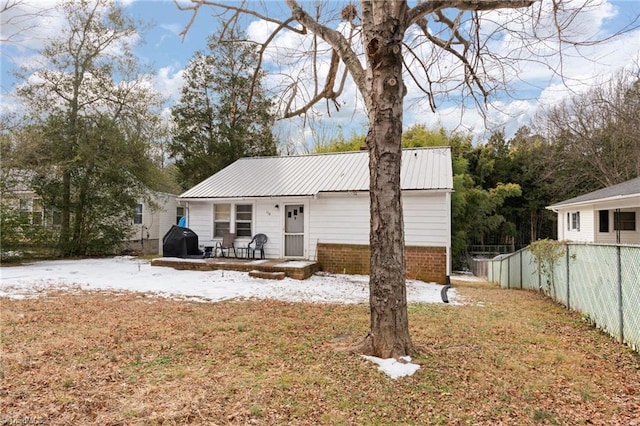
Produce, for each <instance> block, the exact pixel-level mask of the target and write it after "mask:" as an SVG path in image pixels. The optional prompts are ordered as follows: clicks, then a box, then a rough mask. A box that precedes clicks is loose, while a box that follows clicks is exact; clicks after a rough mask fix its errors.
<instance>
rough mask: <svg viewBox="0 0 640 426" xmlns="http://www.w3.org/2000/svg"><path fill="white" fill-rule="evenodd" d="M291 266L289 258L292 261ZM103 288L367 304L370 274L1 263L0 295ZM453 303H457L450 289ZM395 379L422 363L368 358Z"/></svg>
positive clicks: (420, 287)
mask: <svg viewBox="0 0 640 426" xmlns="http://www.w3.org/2000/svg"><path fill="white" fill-rule="evenodd" d="M288 265H289V266H290V265H291V264H290V263H289V264H288ZM442 287H443V286H441V285H438V284H434V283H425V282H423V281H416V280H407V299H408V301H409V303H443V302H442V298H441V295H440V292H441V290H442ZM52 290H65V291H80V290H101V291H134V292H144V293H153V294H156V295H158V296H161V297H167V298H178V299H187V300H195V301H201V302H216V301H222V300H229V299H244V298H248V299H277V300H284V301H290V302H312V303H347V304H351V303H368V302H369V277H368V276H364V275H336V274H322V273H321V274H316V275H314V276H312V277H310V278H308V279H306V280H303V281H300V280H295V279H292V278H285V279H284V280H267V279H261V278H251V277H249V275H248V274H247V273H246V272H236V271H209V272H204V271H178V270H175V269H173V268H167V267H160V266H151V264H150V263H149V262H148V261H142V260H137V259H136V258H132V257H115V258H108V259H82V260H55V261H46V262H35V263H32V264H28V265H21V266H9V267H0V298H1V297H7V298H15V299H18V298H27V297H38V296H39V295H42V294H46V292H47V291H52ZM448 297H449V302H450V303H454V304H455V303H456V299H457V295H456V292H455V290H454V289H449V291H448ZM367 359H370V360H371V361H374V362H376V363H377V364H379V365H380V367H379V369H380V370H382V371H384V372H385V373H387V374H388V375H389V376H391V377H392V378H397V377H402V376H406V375H411V374H413V373H414V372H415V371H416V370H417V369H418V368H419V366H418V365H416V364H412V363H410V362H407V363H404V362H398V361H396V360H394V359H389V360H382V359H379V358H375V359H373V358H367Z"/></svg>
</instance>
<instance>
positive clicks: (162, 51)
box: [0, 0, 640, 151]
mask: <svg viewBox="0 0 640 426" xmlns="http://www.w3.org/2000/svg"><path fill="white" fill-rule="evenodd" d="M2 1H4V0H2ZM180 1H181V2H182V3H185V2H186V0H180ZM545 1H547V0H545ZM580 1H582V0H580ZM598 1H600V0H598ZM602 2H603V4H602V5H600V6H599V7H598V8H595V9H594V10H593V11H592V13H589V14H584V17H583V18H582V21H581V22H580V26H577V25H578V24H575V25H576V27H575V30H576V31H588V30H592V29H597V31H598V33H599V34H600V35H603V34H606V33H607V32H608V31H611V30H613V29H615V28H620V27H621V26H623V25H624V24H625V23H628V22H629V20H630V19H631V17H633V16H637V15H638V14H640V0H626V1H608V2H607V1H605V0H602ZM26 3H27V4H28V5H30V6H34V7H35V6H38V7H43V6H44V7H50V6H51V5H52V4H53V2H52V1H46V0H27V2H26ZM259 3H260V4H261V5H266V7H267V11H266V12H268V13H270V14H272V15H274V16H284V13H285V12H286V6H285V5H284V4H283V2H282V1H276V0H266V1H262V2H259ZM121 4H123V5H124V7H125V10H126V11H127V12H128V13H129V14H130V15H131V16H132V17H134V18H136V19H138V20H140V21H143V22H145V23H147V24H148V25H149V28H148V29H147V30H146V31H145V32H144V33H143V34H141V38H142V40H143V41H144V43H143V44H141V45H140V46H139V47H138V48H137V53H138V55H139V58H140V59H141V61H142V62H143V63H146V64H147V65H149V66H150V67H151V68H152V69H153V72H154V74H155V76H154V86H155V88H156V89H157V90H159V91H160V92H162V93H163V94H164V95H165V96H166V97H167V98H168V99H169V102H168V104H167V106H168V107H169V106H171V104H172V102H174V101H175V100H176V99H177V98H178V96H179V93H180V86H181V84H182V71H183V69H184V67H185V65H186V64H187V62H188V60H189V58H191V56H192V55H193V53H194V52H195V51H196V50H198V49H203V48H204V47H205V43H206V39H207V36H209V35H210V34H212V33H213V32H214V31H215V29H216V26H217V21H216V19H215V18H214V17H213V14H214V10H213V9H211V8H206V7H205V8H202V10H201V11H200V13H199V14H198V16H197V18H196V19H195V21H194V22H193V24H192V26H191V27H190V29H189V32H188V33H187V35H186V37H185V38H184V40H183V39H182V38H181V36H180V34H179V33H180V32H181V31H182V30H184V29H185V27H186V26H187V24H188V23H189V21H190V19H191V13H190V12H183V11H179V10H178V9H177V7H176V6H175V4H174V2H173V1H169V0H156V1H149V0H126V1H123V2H122V3H121ZM5 19H6V17H3V24H4V23H5ZM251 22H252V23H251V25H250V26H249V28H248V32H249V35H250V36H251V37H254V38H261V37H264V35H265V34H266V32H267V31H268V29H269V26H268V25H265V24H264V23H263V22H258V21H257V19H252V20H251ZM59 25H60V22H57V21H56V20H55V19H54V18H50V19H48V20H47V21H39V22H38V24H37V28H35V29H28V30H25V32H23V33H21V34H20V37H19V38H16V39H15V40H13V41H12V42H11V43H5V42H3V43H2V45H1V48H2V63H1V66H2V80H1V94H2V100H0V107H2V109H3V110H5V111H6V110H11V109H14V108H15V105H14V104H13V102H14V101H13V100H12V99H11V94H12V92H13V90H14V83H15V80H14V78H13V77H12V75H11V71H12V69H13V68H14V67H15V65H16V64H19V63H24V62H25V61H27V60H28V58H29V57H30V56H32V55H34V53H35V52H37V50H38V49H39V48H41V46H42V44H43V39H44V40H46V37H47V35H46V34H47V30H48V31H50V32H51V33H53V34H55V33H56V31H60V27H59ZM56 26H58V27H56ZM9 29H10V28H9V27H8V26H6V25H3V29H2V32H3V34H2V36H3V37H2V38H3V40H4V39H6V34H7V31H9ZM33 31H35V32H36V33H37V32H38V31H44V36H41V37H40V38H36V37H31V36H30V35H31V32H33ZM278 43H281V44H282V45H283V46H286V45H287V43H289V44H291V43H294V44H295V43H296V41H295V39H294V38H289V39H288V38H286V37H281V38H279V40H278ZM639 52H640V31H639V30H635V31H634V32H631V33H628V34H625V35H624V36H623V37H622V38H620V39H619V40H617V41H616V42H613V43H608V44H603V45H600V46H597V47H588V48H584V49H583V51H582V52H581V54H582V55H583V56H584V57H583V58H576V57H571V56H567V57H566V58H565V62H564V67H565V74H566V75H567V77H568V79H567V80H565V81H564V82H562V81H560V80H559V79H558V78H557V76H555V75H554V72H553V69H554V68H555V67H557V66H559V65H558V63H557V60H555V59H553V58H551V59H550V61H549V63H548V64H546V65H542V64H536V65H533V66H528V65H527V66H526V67H523V68H521V69H520V71H517V72H516V74H518V75H515V76H512V77H518V78H516V79H515V80H514V82H513V84H512V87H511V89H510V90H509V91H508V92H501V93H500V95H499V96H496V97H495V98H493V102H492V104H491V106H490V107H489V109H488V111H487V114H486V118H483V116H482V115H481V114H480V113H479V111H478V110H477V109H476V108H474V107H469V108H466V109H461V108H460V102H459V100H457V99H456V98H455V97H442V98H440V99H438V105H439V109H438V111H437V112H436V113H435V114H434V113H432V112H431V111H430V110H429V109H428V107H427V105H426V103H425V102H424V99H425V98H424V96H423V95H422V94H421V93H420V92H418V91H417V90H412V86H411V85H410V84H408V86H409V93H408V96H407V98H406V108H405V121H404V122H405V127H406V126H409V125H412V124H415V123H424V124H427V125H429V126H431V127H435V126H439V125H442V126H444V127H445V128H447V129H449V130H454V129H457V130H462V131H469V132H472V133H473V134H474V135H475V136H476V138H477V140H482V139H483V138H484V137H486V134H487V131H486V127H485V126H488V127H489V128H490V129H501V128H504V129H505V130H506V131H507V134H512V133H513V132H514V131H515V130H516V129H517V128H518V127H519V126H520V125H523V124H527V123H528V122H529V120H531V119H532V117H533V116H534V115H535V113H536V111H538V110H539V109H540V108H541V107H544V106H549V105H552V104H554V103H557V102H558V101H560V100H561V99H563V98H565V97H566V96H568V95H569V94H571V93H572V92H573V93H575V92H580V91H581V90H583V89H584V88H585V87H587V84H588V83H591V84H594V83H597V82H601V81H602V79H604V78H606V76H607V75H609V74H611V73H612V72H615V71H616V70H618V69H620V68H621V67H624V66H626V67H633V66H636V67H637V66H638V64H639V55H640V53H639ZM274 55H275V54H274ZM556 59H557V58H556ZM274 63H275V59H274ZM279 66H283V65H282V64H279ZM301 66H303V65H299V66H297V67H298V68H296V66H294V65H291V64H287V65H286V67H289V68H287V69H288V70H290V71H292V72H300V68H299V67H301ZM272 82H273V84H274V85H275V84H276V83H277V84H280V83H282V82H276V81H275V80H273V81H272ZM274 91H275V89H274ZM345 94H346V96H345V97H344V100H343V104H342V108H341V110H340V111H339V112H336V111H332V114H331V117H328V116H327V114H326V106H325V105H324V104H323V105H322V107H320V108H318V109H317V114H316V116H315V118H314V119H313V120H312V122H313V123H314V125H315V126H314V127H312V128H309V127H306V128H303V127H302V125H301V123H300V121H293V122H288V123H282V124H281V125H280V126H279V127H278V132H279V133H280V134H279V136H280V137H281V139H282V140H283V142H284V141H286V140H296V139H297V140H306V141H311V142H307V145H309V144H313V140H314V139H315V140H325V139H327V138H331V137H335V136H336V135H337V134H338V132H340V131H343V132H344V133H345V136H349V135H350V133H351V132H354V131H355V132H358V133H364V132H365V131H366V118H365V116H364V114H363V112H362V104H361V101H359V100H358V98H359V97H358V95H357V93H356V92H355V89H354V87H353V85H349V84H348V85H347V86H346V89H345ZM300 150H302V151H304V147H300Z"/></svg>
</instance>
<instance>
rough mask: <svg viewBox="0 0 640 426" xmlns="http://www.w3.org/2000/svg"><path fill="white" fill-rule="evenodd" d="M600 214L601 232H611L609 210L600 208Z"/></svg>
mask: <svg viewBox="0 0 640 426" xmlns="http://www.w3.org/2000/svg"><path fill="white" fill-rule="evenodd" d="M598 215H599V217H598V218H599V221H598V222H599V229H600V232H609V210H600V211H599V212H598Z"/></svg>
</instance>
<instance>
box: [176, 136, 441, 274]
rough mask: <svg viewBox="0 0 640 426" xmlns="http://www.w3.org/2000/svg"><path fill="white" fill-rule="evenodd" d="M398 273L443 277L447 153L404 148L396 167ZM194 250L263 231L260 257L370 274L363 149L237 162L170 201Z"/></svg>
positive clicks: (365, 155) (366, 172)
mask: <svg viewBox="0 0 640 426" xmlns="http://www.w3.org/2000/svg"><path fill="white" fill-rule="evenodd" d="M401 187H402V203H403V209H404V225H405V244H406V260H407V276H408V277H410V278H414V277H415V278H419V279H423V280H428V281H436V282H445V280H446V276H448V275H449V273H450V264H451V261H450V247H451V192H452V191H453V173H452V166H451V150H450V148H449V147H438V148H418V149H405V150H403V153H402V170H401ZM178 200H179V202H180V203H181V204H182V205H184V206H185V207H186V208H187V218H188V219H187V221H188V225H189V228H190V229H192V230H193V231H194V232H195V233H196V234H198V237H199V243H200V245H214V242H215V241H220V240H221V239H222V236H223V235H224V234H225V233H227V232H232V233H236V234H237V239H236V246H237V247H241V246H243V245H244V246H246V244H247V243H249V241H250V240H251V236H252V235H254V234H257V233H263V234H266V235H267V237H268V242H267V244H266V246H265V255H266V257H268V258H281V259H308V260H317V261H318V262H320V264H321V266H322V269H323V270H325V271H329V272H338V273H365V274H366V273H368V272H369V217H370V212H369V155H368V151H358V152H346V153H330V154H315V155H299V156H284V157H260V158H243V159H240V160H238V161H236V162H235V163H233V164H231V165H230V166H228V167H226V168H225V169H223V170H221V171H220V172H218V173H216V174H214V175H213V176H211V177H209V178H208V179H206V180H204V181H203V182H201V183H199V184H198V185H196V186H195V187H193V188H192V189H190V190H188V191H186V192H185V193H183V194H182V195H180V196H179V197H178Z"/></svg>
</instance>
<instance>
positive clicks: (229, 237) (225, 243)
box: [216, 232, 238, 257]
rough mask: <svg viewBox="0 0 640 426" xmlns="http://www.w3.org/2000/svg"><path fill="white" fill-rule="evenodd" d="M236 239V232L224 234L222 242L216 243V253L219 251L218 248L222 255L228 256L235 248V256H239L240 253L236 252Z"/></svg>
mask: <svg viewBox="0 0 640 426" xmlns="http://www.w3.org/2000/svg"><path fill="white" fill-rule="evenodd" d="M235 240H236V234H234V233H230V232H227V233H226V234H224V236H223V237H222V242H220V241H218V242H217V243H216V254H217V253H218V250H220V256H222V257H227V256H228V255H229V250H233V255H234V256H235V257H238V255H237V254H236V247H235V245H234V242H235ZM225 250H226V251H227V256H225V255H224V251H225Z"/></svg>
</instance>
